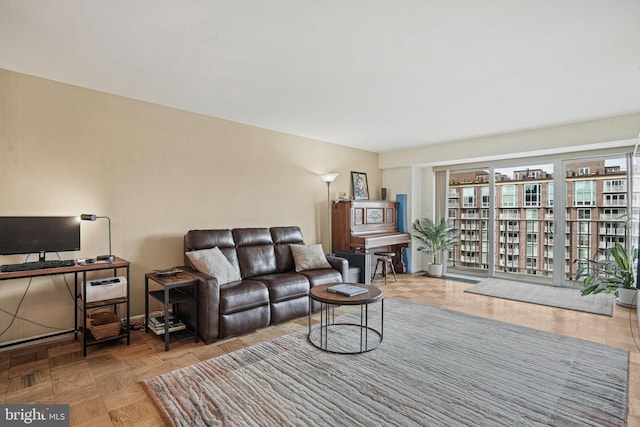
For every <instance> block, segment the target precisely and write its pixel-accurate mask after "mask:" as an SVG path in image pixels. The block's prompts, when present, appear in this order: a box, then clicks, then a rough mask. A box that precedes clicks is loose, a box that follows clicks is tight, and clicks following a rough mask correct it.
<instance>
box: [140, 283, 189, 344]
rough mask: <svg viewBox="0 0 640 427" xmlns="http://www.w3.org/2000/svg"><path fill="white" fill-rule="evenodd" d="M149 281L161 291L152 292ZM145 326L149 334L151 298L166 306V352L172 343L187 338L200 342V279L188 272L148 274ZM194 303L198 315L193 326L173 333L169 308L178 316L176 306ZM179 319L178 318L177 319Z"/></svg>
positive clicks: (145, 285) (145, 288)
mask: <svg viewBox="0 0 640 427" xmlns="http://www.w3.org/2000/svg"><path fill="white" fill-rule="evenodd" d="M149 281H151V282H153V283H152V284H153V285H155V286H154V287H155V288H158V287H160V289H155V290H150V289H149ZM189 287H190V288H191V290H192V293H189V292H187V289H186V288H189ZM144 293H145V303H144V324H145V328H146V330H147V332H148V331H149V327H148V323H149V297H152V298H154V299H156V300H157V301H160V302H161V303H163V306H164V333H163V334H162V335H164V350H165V351H169V346H170V344H171V342H175V341H179V340H183V339H185V338H190V337H193V339H194V342H198V339H199V333H198V278H197V277H195V276H192V275H191V274H189V273H186V272H182V271H180V272H177V273H175V274H158V273H154V272H151V273H146V274H145V276H144ZM185 301H193V302H194V304H195V307H196V315H195V319H194V320H193V325H186V328H185V329H183V330H180V331H175V332H171V331H170V330H169V329H170V321H169V320H170V319H169V308H171V309H172V311H173V313H174V314H176V313H177V311H176V309H175V308H176V305H177V304H179V303H181V302H185ZM176 318H177V317H176Z"/></svg>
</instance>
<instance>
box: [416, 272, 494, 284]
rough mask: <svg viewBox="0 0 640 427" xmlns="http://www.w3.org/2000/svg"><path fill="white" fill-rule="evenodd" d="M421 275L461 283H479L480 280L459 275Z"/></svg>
mask: <svg viewBox="0 0 640 427" xmlns="http://www.w3.org/2000/svg"><path fill="white" fill-rule="evenodd" d="M422 276H423V277H430V278H432V279H441V280H453V281H454V282H462V283H480V282H481V281H480V280H476V279H469V278H466V277H459V276H440V277H434V276H432V275H430V274H429V273H425V274H422Z"/></svg>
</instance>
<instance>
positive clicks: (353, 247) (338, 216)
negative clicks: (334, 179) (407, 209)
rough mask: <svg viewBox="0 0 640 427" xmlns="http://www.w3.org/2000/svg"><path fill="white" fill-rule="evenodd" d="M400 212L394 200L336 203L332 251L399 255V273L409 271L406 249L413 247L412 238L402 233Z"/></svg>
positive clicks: (332, 227)
mask: <svg viewBox="0 0 640 427" xmlns="http://www.w3.org/2000/svg"><path fill="white" fill-rule="evenodd" d="M397 212H398V207H397V202H391V201H370V200H357V201H356V200H346V201H337V202H333V209H332V212H331V217H332V219H331V239H332V251H333V252H336V251H352V252H364V253H373V252H379V251H386V252H395V253H396V256H395V257H394V267H395V268H396V271H397V272H404V271H406V270H405V266H404V263H403V261H402V250H403V249H404V248H407V247H408V246H409V242H410V241H411V235H410V234H409V233H403V232H399V231H398V218H397ZM374 261H375V259H374Z"/></svg>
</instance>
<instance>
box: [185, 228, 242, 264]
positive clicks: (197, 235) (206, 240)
mask: <svg viewBox="0 0 640 427" xmlns="http://www.w3.org/2000/svg"><path fill="white" fill-rule="evenodd" d="M215 247H217V248H219V249H220V252H222V254H223V255H224V256H225V257H226V258H227V259H228V260H229V262H230V263H231V265H233V266H234V267H235V268H236V269H238V270H239V269H240V265H239V263H238V255H237V253H236V245H235V242H234V241H233V233H232V232H231V230H227V229H220V230H189V231H188V232H187V234H185V235H184V251H185V254H186V252H191V251H199V250H202V249H212V248H215ZM185 264H186V265H188V266H191V267H193V268H195V265H193V263H192V262H191V260H189V258H188V257H187V256H186V255H185Z"/></svg>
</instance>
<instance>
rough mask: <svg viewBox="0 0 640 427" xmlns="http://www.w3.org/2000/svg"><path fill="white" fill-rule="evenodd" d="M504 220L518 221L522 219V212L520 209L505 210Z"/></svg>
mask: <svg viewBox="0 0 640 427" xmlns="http://www.w3.org/2000/svg"><path fill="white" fill-rule="evenodd" d="M502 218H503V219H518V218H520V211H518V209H505V210H503V211H502Z"/></svg>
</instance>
